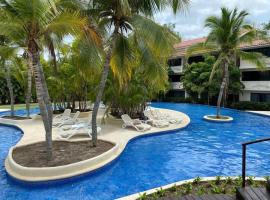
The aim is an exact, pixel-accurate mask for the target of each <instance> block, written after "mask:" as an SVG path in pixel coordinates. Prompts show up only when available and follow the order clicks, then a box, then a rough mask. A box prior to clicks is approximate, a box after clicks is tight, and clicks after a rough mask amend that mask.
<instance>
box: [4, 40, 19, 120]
mask: <svg viewBox="0 0 270 200" xmlns="http://www.w3.org/2000/svg"><path fill="white" fill-rule="evenodd" d="M8 45H10V44H8V43H7V38H5V37H3V36H2V37H1V41H0V62H1V65H2V67H3V69H4V74H5V79H6V82H7V87H8V91H9V99H10V116H11V117H14V102H15V97H14V91H13V84H12V81H11V71H10V65H11V59H12V57H13V56H15V50H16V48H15V47H10V46H8Z"/></svg>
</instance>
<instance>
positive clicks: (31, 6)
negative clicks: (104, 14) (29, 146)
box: [0, 0, 87, 159]
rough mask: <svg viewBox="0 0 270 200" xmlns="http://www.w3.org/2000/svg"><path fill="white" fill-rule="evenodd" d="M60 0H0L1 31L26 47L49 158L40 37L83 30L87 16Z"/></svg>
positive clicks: (48, 105) (48, 115)
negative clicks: (84, 16) (71, 9)
mask: <svg viewBox="0 0 270 200" xmlns="http://www.w3.org/2000/svg"><path fill="white" fill-rule="evenodd" d="M64 3H65V1H61V0H34V1H33V0H9V1H7V0H0V33H1V35H5V36H6V37H8V38H9V39H10V40H12V41H13V42H17V43H19V44H21V41H24V43H23V44H22V47H23V48H25V49H26V51H27V54H28V55H29V58H30V61H31V67H32V70H33V73H34V77H35V83H36V84H35V86H36V92H37V99H38V102H39V107H40V112H41V116H42V119H43V123H44V128H45V131H46V142H47V152H48V158H49V159H50V158H51V156H52V117H53V112H52V105H51V100H50V96H49V93H48V89H47V84H46V81H45V77H44V73H43V68H42V66H41V63H40V51H41V49H42V41H44V40H45V39H46V38H47V37H48V36H53V35H56V36H57V37H58V38H63V37H64V36H65V35H67V34H73V35H78V34H80V33H81V32H82V30H86V24H87V20H86V19H85V18H82V17H80V15H79V13H78V12H72V13H71V12H68V11H67V10H66V9H65V8H64V6H63V4H64Z"/></svg>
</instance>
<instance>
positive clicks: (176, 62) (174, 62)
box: [168, 58, 182, 67]
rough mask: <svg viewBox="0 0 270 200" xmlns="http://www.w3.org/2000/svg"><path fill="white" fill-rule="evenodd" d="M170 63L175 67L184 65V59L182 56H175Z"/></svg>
mask: <svg viewBox="0 0 270 200" xmlns="http://www.w3.org/2000/svg"><path fill="white" fill-rule="evenodd" d="M168 65H169V66H171V67H173V66H181V65H182V59H181V58H175V59H170V60H169V61H168Z"/></svg>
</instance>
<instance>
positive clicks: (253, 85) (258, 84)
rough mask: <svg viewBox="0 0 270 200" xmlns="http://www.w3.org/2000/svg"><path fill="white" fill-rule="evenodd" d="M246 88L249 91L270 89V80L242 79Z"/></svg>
mask: <svg viewBox="0 0 270 200" xmlns="http://www.w3.org/2000/svg"><path fill="white" fill-rule="evenodd" d="M242 83H243V84H244V85H245V89H244V90H248V91H262V92H263V91H270V81H242Z"/></svg>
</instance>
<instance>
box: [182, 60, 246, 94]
mask: <svg viewBox="0 0 270 200" xmlns="http://www.w3.org/2000/svg"><path fill="white" fill-rule="evenodd" d="M215 62H216V58H215V57H214V56H210V55H205V57H204V62H198V63H192V64H191V65H187V66H186V68H185V71H184V76H183V77H182V81H183V84H184V87H185V89H186V91H187V92H188V93H189V94H191V95H192V94H196V96H197V97H198V98H199V99H200V98H201V97H202V94H207V96H208V99H209V98H210V97H213V96H216V95H218V92H219V87H218V85H220V83H221V80H222V71H221V70H220V69H218V71H217V72H216V76H215V77H213V79H212V81H211V82H209V78H210V75H211V71H212V68H213V66H214V64H215ZM229 69H230V70H229V73H230V81H229V88H228V89H229V91H228V93H229V94H233V95H236V94H239V92H241V90H242V89H243V88H244V85H243V84H242V83H241V81H240V75H241V74H240V70H239V69H238V68H237V67H236V66H234V65H230V66H229Z"/></svg>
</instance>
